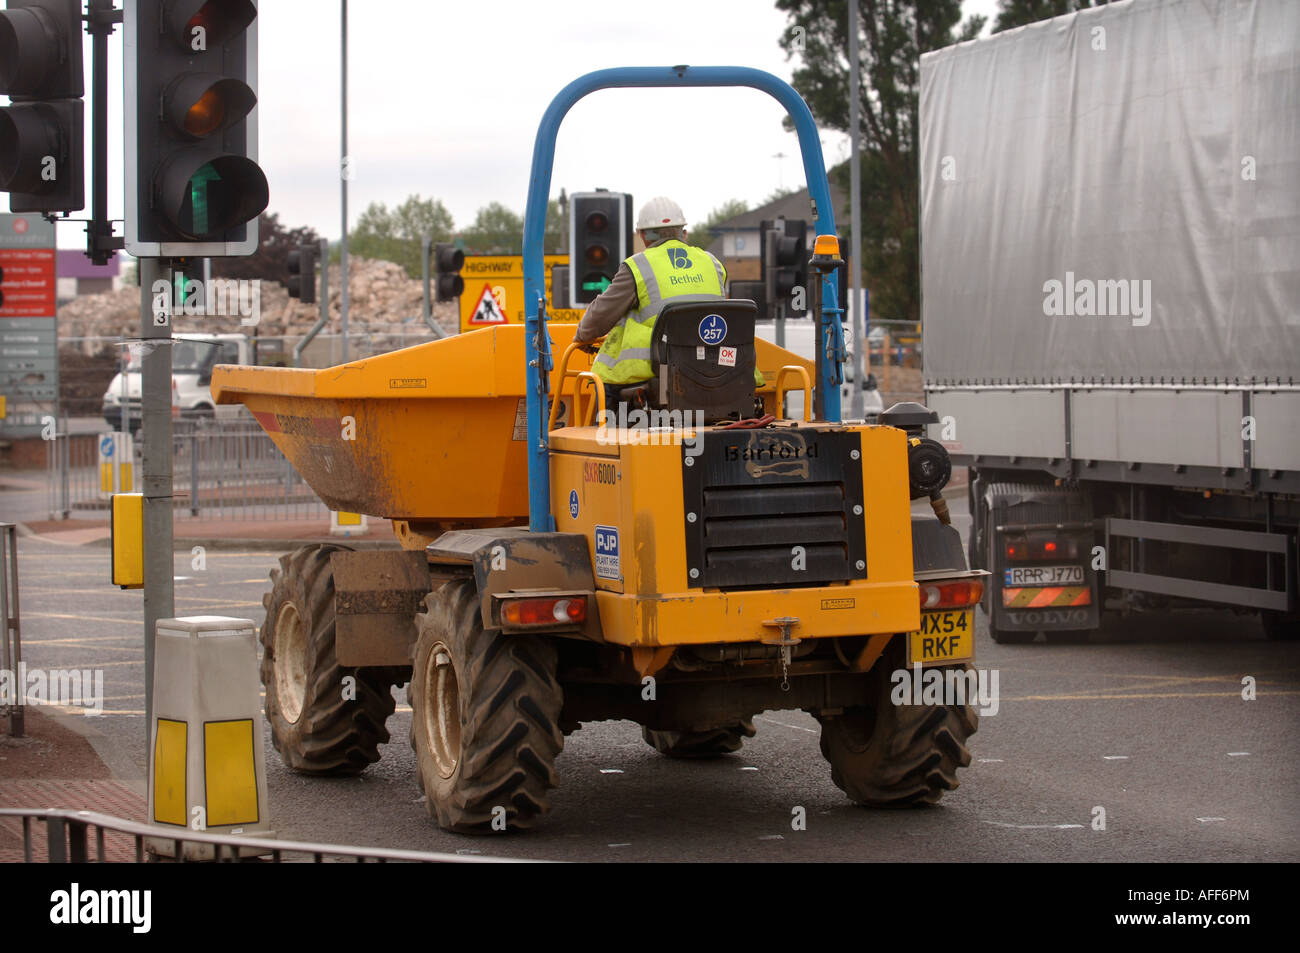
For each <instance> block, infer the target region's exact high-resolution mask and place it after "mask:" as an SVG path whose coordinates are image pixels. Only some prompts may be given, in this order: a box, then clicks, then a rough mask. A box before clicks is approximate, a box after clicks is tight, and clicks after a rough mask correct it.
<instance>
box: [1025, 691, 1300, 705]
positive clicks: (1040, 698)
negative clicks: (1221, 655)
mask: <svg viewBox="0 0 1300 953" xmlns="http://www.w3.org/2000/svg"><path fill="white" fill-rule="evenodd" d="M1266 694H1267V695H1300V689H1269V691H1267V692H1263V691H1259V692H1257V696H1258V697H1261V698H1262V697H1263V696H1264V695H1266ZM1240 697H1241V692H1156V693H1148V694H1143V695H1003V696H1002V699H1001V700H1002V701H1004V702H1091V701H1126V700H1133V701H1143V700H1150V699H1153V698H1240Z"/></svg>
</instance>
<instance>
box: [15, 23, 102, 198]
mask: <svg viewBox="0 0 1300 953" xmlns="http://www.w3.org/2000/svg"><path fill="white" fill-rule="evenodd" d="M8 7H9V8H8V9H7V10H3V11H0V93H3V94H4V95H6V96H8V97H9V99H10V100H11V103H10V105H8V106H6V107H4V108H2V109H0V191H4V192H8V193H9V209H10V211H13V212H46V213H49V212H75V211H77V210H78V209H82V208H85V207H86V186H85V168H84V165H85V163H84V159H83V141H84V130H83V128H82V126H83V109H84V107H83V104H82V101H81V98H82V97H83V96H84V95H85V93H86V90H85V85H84V82H83V79H82V67H81V2H80V0H9V4H8Z"/></svg>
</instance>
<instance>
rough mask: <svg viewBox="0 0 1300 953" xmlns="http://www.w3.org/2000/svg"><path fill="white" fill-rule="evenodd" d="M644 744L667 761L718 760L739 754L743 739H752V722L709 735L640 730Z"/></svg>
mask: <svg viewBox="0 0 1300 953" xmlns="http://www.w3.org/2000/svg"><path fill="white" fill-rule="evenodd" d="M641 737H642V738H644V739H645V743H646V744H648V745H649V746H650V747H652V748H654V749H655V750H656V751H658V752H659V753H660V754H662V755H667V756H668V757H669V758H720V757H722V755H724V754H733V753H734V752H737V751H739V750H740V746H741V745H743V744H744V743H745V739H746V738H752V737H754V722H753V719H750V718H746V719H745V720H744V721H742V722H740V723H739V724H736V725H731V726H729V727H726V728H714V729H713V730H711V731H655V730H654V729H652V728H642V729H641Z"/></svg>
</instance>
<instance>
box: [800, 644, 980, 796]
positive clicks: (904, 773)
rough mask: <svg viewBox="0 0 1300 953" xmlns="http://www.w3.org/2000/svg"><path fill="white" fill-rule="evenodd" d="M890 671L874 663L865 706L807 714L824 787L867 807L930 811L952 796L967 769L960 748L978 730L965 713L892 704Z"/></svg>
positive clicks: (966, 708)
mask: <svg viewBox="0 0 1300 953" xmlns="http://www.w3.org/2000/svg"><path fill="white" fill-rule="evenodd" d="M893 641H894V642H895V643H898V642H899V641H900V640H899V639H895V640H893ZM893 654H899V653H897V652H895V653H893ZM899 664H900V665H901V662H900V663H899ZM897 667H899V666H898V665H894V664H886V663H885V660H884V659H881V661H880V662H878V663H877V664H876V666H875V668H874V669H872V671H871V673H870V675H869V676H868V678H869V682H870V685H871V689H870V692H869V696H870V697H871V698H872V699H873V701H872V704H870V705H864V706H861V707H857V708H849V709H846V710H845V711H844V713H843V714H840V715H834V716H829V715H821V714H818V713H814V716H815V717H816V718H817V720H818V721H819V722H821V726H822V734H821V748H822V755H823V756H824V757H825V758H826V760H827V761H828V762H830V765H831V780H832V781H834V782H835V786H836V787H838V788H839V789H840V790H841V791H843V792H844V793H845V794H847V795H848V796H849V797H850V798H852V799H853V800H854V801H856V802H857V803H859V804H862V805H865V806H868V807H907V806H912V805H922V804H934V803H936V802H937V801H938V800H939V799H940V798H941V797H943V795H944V792H946V791H952V790H955V789H956V788H957V786H958V784H959V782H958V780H957V769H958V768H964V767H966V766H967V765H969V764H970V751H969V750H968V749H967V747H966V743H967V741H968V739H969V738H970V736H971V735H973V734H975V731H976V729H977V728H978V726H979V714H978V712H976V710H975V709H974V708H973V707H972V706H970V705H961V706H957V705H895V704H893V703H892V702H891V701H890V697H889V696H890V692H891V688H892V685H891V683H890V680H889V673H890V672H892V671H893V670H894V669H895V668H897ZM967 667H969V666H967Z"/></svg>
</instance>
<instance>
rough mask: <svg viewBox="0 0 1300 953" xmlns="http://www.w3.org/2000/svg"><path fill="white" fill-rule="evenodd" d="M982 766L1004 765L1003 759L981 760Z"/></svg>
mask: <svg viewBox="0 0 1300 953" xmlns="http://www.w3.org/2000/svg"><path fill="white" fill-rule="evenodd" d="M980 764H1002V759H1001V758H980Z"/></svg>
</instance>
